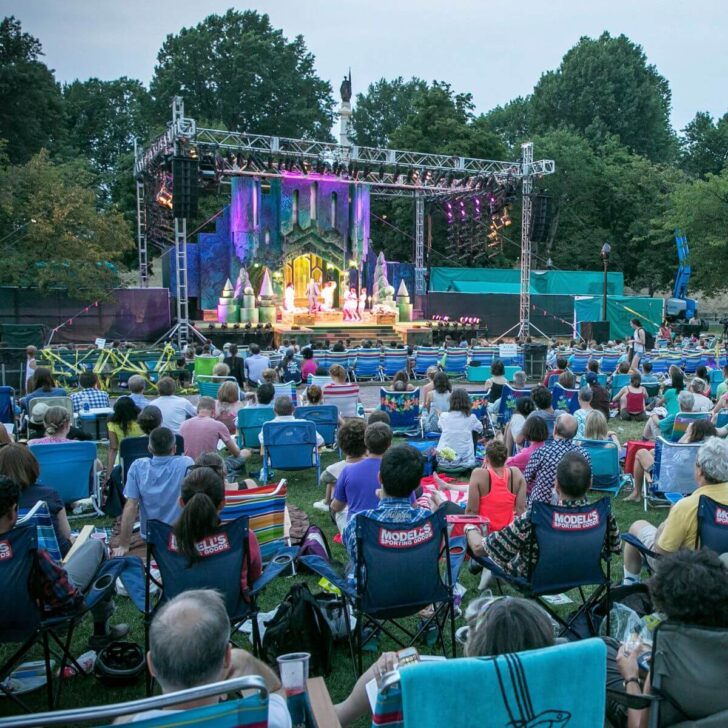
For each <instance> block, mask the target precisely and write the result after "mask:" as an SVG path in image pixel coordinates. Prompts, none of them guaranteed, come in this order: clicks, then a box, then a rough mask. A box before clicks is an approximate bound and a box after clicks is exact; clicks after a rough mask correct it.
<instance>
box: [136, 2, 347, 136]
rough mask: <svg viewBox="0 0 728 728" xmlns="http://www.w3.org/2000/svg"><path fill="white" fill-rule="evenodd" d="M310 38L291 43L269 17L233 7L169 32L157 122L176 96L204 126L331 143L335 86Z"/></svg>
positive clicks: (159, 71)
mask: <svg viewBox="0 0 728 728" xmlns="http://www.w3.org/2000/svg"><path fill="white" fill-rule="evenodd" d="M314 61H315V59H314V56H313V54H311V53H310V52H309V51H308V50H307V48H306V44H305V42H304V40H303V37H302V36H300V35H299V36H296V37H295V38H294V39H293V40H292V41H289V40H287V39H286V38H285V37H284V36H283V33H282V31H280V30H277V29H275V28H273V27H272V26H271V23H270V19H269V18H268V16H267V15H260V14H258V13H256V12H255V11H252V10H246V11H245V12H240V11H237V10H232V9H231V10H228V11H227V12H226V13H225V15H210V16H208V17H207V18H205V20H203V21H202V22H201V23H199V24H198V25H196V26H195V27H194V28H183V29H182V30H181V31H180V32H179V33H178V34H177V35H169V36H167V39H166V40H165V41H164V44H163V45H162V48H161V50H160V51H159V54H158V56H157V66H156V68H155V71H154V78H153V79H152V83H151V87H150V91H151V93H152V97H153V99H154V103H155V109H156V119H157V121H158V122H162V123H163V122H165V121H166V120H167V119H168V118H169V105H170V102H171V99H172V97H173V96H175V95H178V94H179V95H181V96H182V97H184V100H185V112H186V113H187V114H188V115H189V116H192V117H195V118H197V119H198V121H206V122H215V123H221V124H223V125H224V127H225V128H227V129H231V130H234V131H251V132H258V133H261V134H277V135H280V136H291V137H310V138H313V139H325V138H328V137H329V134H330V128H331V124H332V121H333V98H332V95H331V85H330V84H329V83H328V82H327V81H323V80H321V79H320V78H319V77H318V76H317V75H316V71H315V68H314Z"/></svg>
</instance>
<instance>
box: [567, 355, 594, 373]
mask: <svg viewBox="0 0 728 728" xmlns="http://www.w3.org/2000/svg"><path fill="white" fill-rule="evenodd" d="M591 358H592V354H591V352H588V351H575V352H574V353H573V354H572V355H571V356H570V357H569V369H571V371H572V372H574V374H584V372H586V366H587V364H588V363H589V360H590V359H591Z"/></svg>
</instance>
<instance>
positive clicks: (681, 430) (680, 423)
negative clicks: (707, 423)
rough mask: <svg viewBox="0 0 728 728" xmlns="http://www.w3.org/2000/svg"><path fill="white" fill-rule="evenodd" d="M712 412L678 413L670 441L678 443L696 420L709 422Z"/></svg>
mask: <svg viewBox="0 0 728 728" xmlns="http://www.w3.org/2000/svg"><path fill="white" fill-rule="evenodd" d="M709 419H710V412H678V413H677V414H676V415H675V421H674V422H673V423H672V435H671V436H670V439H671V440H672V441H673V442H677V441H678V440H679V439H680V438H681V437H682V436H683V435H684V434H685V433H686V432H687V431H688V427H689V426H690V423H691V422H695V420H709Z"/></svg>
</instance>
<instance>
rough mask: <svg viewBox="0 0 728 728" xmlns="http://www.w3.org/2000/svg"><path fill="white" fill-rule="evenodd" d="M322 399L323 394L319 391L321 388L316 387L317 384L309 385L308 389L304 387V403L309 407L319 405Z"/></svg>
mask: <svg viewBox="0 0 728 728" xmlns="http://www.w3.org/2000/svg"><path fill="white" fill-rule="evenodd" d="M322 397H323V392H322V391H321V387H319V386H318V384H310V385H309V386H308V387H306V403H307V404H308V405H310V406H312V407H313V406H315V405H319V404H321V398H322Z"/></svg>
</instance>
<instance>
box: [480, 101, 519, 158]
mask: <svg viewBox="0 0 728 728" xmlns="http://www.w3.org/2000/svg"><path fill="white" fill-rule="evenodd" d="M481 119H482V123H483V124H484V125H485V126H486V127H487V128H488V129H490V130H491V131H492V132H493V133H495V134H497V135H498V136H499V137H500V139H501V140H502V141H503V142H504V143H505V144H506V145H507V146H508V147H510V148H512V149H514V150H515V149H516V148H517V146H518V144H519V143H520V142H522V141H524V140H525V139H526V137H528V135H529V134H530V133H531V126H532V122H531V97H530V96H526V97H523V96H518V97H516V98H515V99H513V100H512V101H509V102H508V103H507V104H504V105H503V106H496V107H495V108H494V109H491V110H490V111H489V112H488V113H487V114H483V115H482V117H481Z"/></svg>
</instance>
